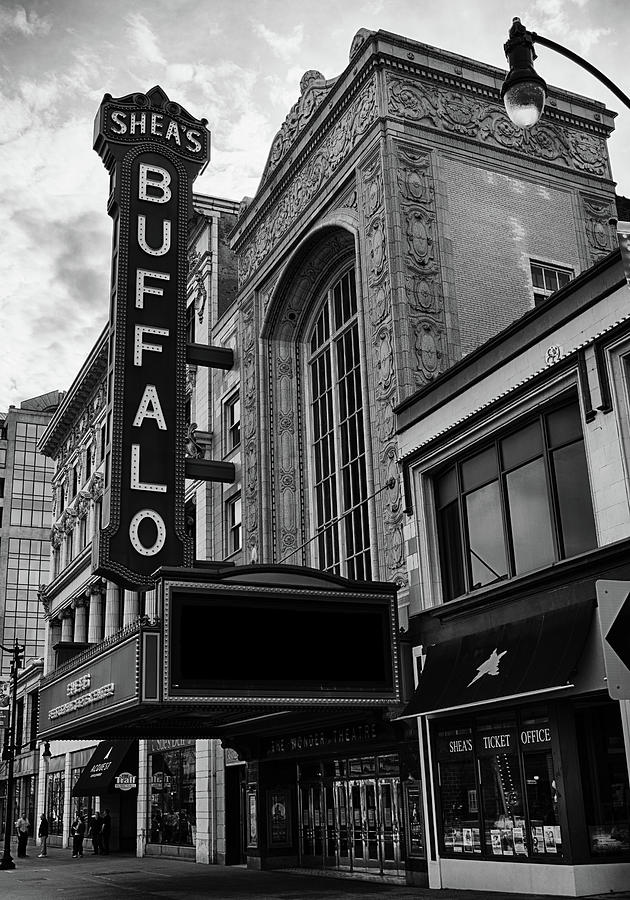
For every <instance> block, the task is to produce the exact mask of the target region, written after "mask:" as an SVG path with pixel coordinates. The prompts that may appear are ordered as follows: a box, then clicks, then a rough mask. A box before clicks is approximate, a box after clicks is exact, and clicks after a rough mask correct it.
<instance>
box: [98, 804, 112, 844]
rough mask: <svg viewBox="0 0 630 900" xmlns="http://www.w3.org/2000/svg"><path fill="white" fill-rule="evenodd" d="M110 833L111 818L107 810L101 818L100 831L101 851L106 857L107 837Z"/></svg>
mask: <svg viewBox="0 0 630 900" xmlns="http://www.w3.org/2000/svg"><path fill="white" fill-rule="evenodd" d="M111 833H112V817H111V816H110V814H109V810H108V809H106V810H105V815H104V816H103V828H102V829H101V851H102V853H104V854H105V856H107V855H108V854H109V837H110V835H111Z"/></svg>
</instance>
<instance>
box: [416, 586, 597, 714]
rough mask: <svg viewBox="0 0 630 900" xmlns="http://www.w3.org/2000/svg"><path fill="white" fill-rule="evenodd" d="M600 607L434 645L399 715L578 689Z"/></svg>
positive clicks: (557, 612)
mask: <svg viewBox="0 0 630 900" xmlns="http://www.w3.org/2000/svg"><path fill="white" fill-rule="evenodd" d="M594 608H595V601H594V600H592V601H586V602H582V603H577V604H573V605H571V606H567V607H564V608H562V609H554V610H551V611H550V612H546V613H542V614H540V615H537V616H532V617H531V618H528V619H522V620H521V621H515V622H508V623H506V624H504V625H501V626H498V627H495V628H490V629H487V630H485V631H480V632H477V633H475V634H467V635H465V636H464V637H460V638H455V639H452V640H448V641H443V642H442V643H440V644H435V645H433V646H430V647H428V648H427V651H426V660H425V663H424V666H423V669H422V674H421V675H420V678H419V681H418V687H417V688H416V690H415V692H414V695H413V697H412V699H411V701H410V702H409V704H408V705H407V707H406V709H405V710H404V712H403V713H402V715H401V716H399V717H398V718H401V719H408V718H411V717H413V716H418V715H425V714H426V713H434V712H446V711H448V710H456V709H460V708H462V707H467V706H476V705H477V704H482V703H487V702H489V701H493V700H494V701H496V700H502V701H503V700H513V699H517V698H519V697H527V696H528V695H531V694H539V693H542V692H547V691H554V690H559V689H562V688H567V687H572V686H573V682H572V678H573V676H574V673H575V671H576V669H577V665H578V662H579V660H580V656H581V655H582V651H583V649H584V645H585V643H586V638H587V636H588V632H589V628H590V625H591V620H592V618H593V610H594Z"/></svg>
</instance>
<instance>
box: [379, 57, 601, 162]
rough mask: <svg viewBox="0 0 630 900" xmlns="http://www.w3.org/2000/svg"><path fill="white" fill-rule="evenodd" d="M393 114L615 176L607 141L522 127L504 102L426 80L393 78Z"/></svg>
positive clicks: (553, 128) (543, 126)
mask: <svg viewBox="0 0 630 900" xmlns="http://www.w3.org/2000/svg"><path fill="white" fill-rule="evenodd" d="M387 103H388V110H389V112H390V113H391V114H393V115H395V116H401V117H402V118H404V119H409V120H410V121H412V122H418V123H421V122H422V123H425V124H428V125H431V126H432V127H434V128H437V129H439V130H440V131H447V132H450V133H451V134H458V135H463V136H465V137H469V138H472V139H473V140H476V141H480V142H482V143H486V144H493V145H495V146H499V147H503V148H506V149H509V150H513V151H514V152H515V153H522V154H524V155H525V156H530V157H533V158H535V159H537V160H547V161H549V162H554V163H560V164H564V165H566V166H568V167H569V168H572V169H576V170H577V171H580V172H588V173H589V174H591V175H596V176H598V177H600V178H609V177H610V171H609V167H608V156H607V153H606V143H605V141H604V139H603V138H601V137H599V136H597V135H590V134H584V133H582V132H579V131H577V130H576V129H572V128H566V127H560V126H558V125H555V124H553V123H552V122H543V123H539V124H538V125H535V126H534V127H533V128H524V129H521V128H517V127H516V125H513V124H512V122H511V121H510V120H509V119H508V117H507V115H506V114H505V111H504V110H503V108H502V107H501V106H500V105H499V104H498V103H496V104H495V103H484V102H480V101H479V100H477V99H473V98H472V97H468V96H466V95H465V94H462V93H459V92H457V91H450V90H448V89H447V88H443V87H440V86H438V85H433V84H429V83H427V82H424V81H420V80H414V81H412V80H411V79H403V78H399V77H397V76H394V75H390V74H389V73H388V74H387Z"/></svg>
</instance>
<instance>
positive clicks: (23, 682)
mask: <svg viewBox="0 0 630 900" xmlns="http://www.w3.org/2000/svg"><path fill="white" fill-rule="evenodd" d="M62 397H63V394H62V393H61V392H59V391H51V392H49V393H47V394H42V395H41V396H38V397H33V398H31V399H30V400H25V401H23V402H22V403H21V404H20V406H19V407H16V406H11V407H10V408H9V411H8V413H4V414H2V415H1V416H0V644H4V646H5V647H9V648H10V647H12V646H13V645H14V644H15V642H16V641H17V643H18V644H20V646H23V647H24V665H25V669H24V670H23V671H22V670H21V671H20V680H19V690H18V700H17V707H16V713H15V715H16V717H17V718H16V754H17V756H16V766H15V775H16V779H17V780H16V788H15V795H14V810H13V811H12V813H11V815H13V812H15V815H13V819H12V821H15V820H16V819H17V817H18V815H19V812H23V811H26V812H27V813H28V815H29V821H30V822H31V828H32V825H33V816H34V813H35V808H36V802H35V798H36V795H37V775H38V762H39V755H38V753H37V752H36V738H37V712H38V683H39V678H40V676H41V674H42V670H43V661H42V654H43V652H44V641H45V628H44V623H43V621H42V619H41V615H40V609H39V600H38V593H39V587H40V585H41V584H43V583H45V582H46V581H47V580H48V572H49V561H50V552H49V548H50V544H49V539H50V524H51V516H52V513H51V506H52V489H51V479H52V465H51V463H50V461H49V460H48V459H46V457H45V456H43V455H41V454H40V453H38V452H37V444H38V441H39V438H40V437H41V436H42V435H43V433H44V431H45V430H46V426H47V424H48V423H49V422H50V419H51V416H52V415H53V413H54V411H55V409H56V408H57V406H58V405H59V403H60V402H61V399H62ZM0 659H1V660H2V663H1V667H0V673H1V677H2V681H3V682H4V683H3V684H2V691H3V693H2V701H3V702H4V701H5V700H6V702H7V704H8V698H9V689H10V684H9V669H10V664H11V654H10V653H4V652H3V651H2V650H0ZM5 709H7V713H8V707H5ZM6 719H7V726H6V727H0V743H1V744H2V746H3V747H5V746H6V745H7V744H8V740H9V729H8V725H9V721H10V720H9V716H8V714H7V717H6ZM5 755H6V754H5ZM6 769H7V762H6V760H4V761H3V762H2V763H0V830H1V831H2V833H4V828H5V823H6V787H7V781H6V779H7V772H6ZM18 811H19V812H18ZM31 833H32V832H31Z"/></svg>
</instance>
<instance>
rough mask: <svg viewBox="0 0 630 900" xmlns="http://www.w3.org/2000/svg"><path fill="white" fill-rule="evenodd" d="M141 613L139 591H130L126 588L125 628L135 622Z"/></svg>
mask: <svg viewBox="0 0 630 900" xmlns="http://www.w3.org/2000/svg"><path fill="white" fill-rule="evenodd" d="M139 613H140V602H139V598H138V592H137V591H128V590H127V589H126V588H125V602H124V606H123V628H126V627H127V625H131V624H132V622H135V621H136V620H137V618H138V615H139Z"/></svg>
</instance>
